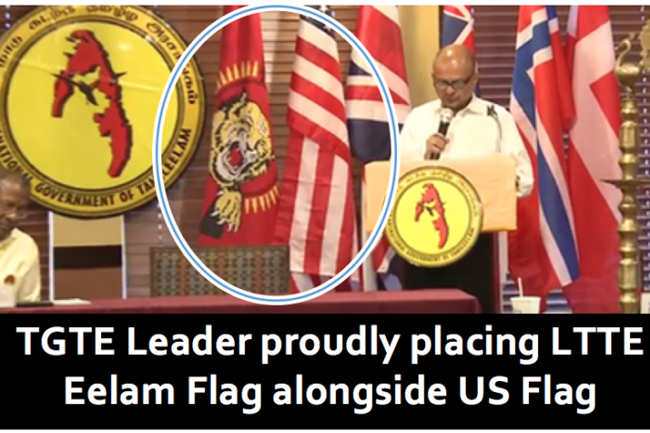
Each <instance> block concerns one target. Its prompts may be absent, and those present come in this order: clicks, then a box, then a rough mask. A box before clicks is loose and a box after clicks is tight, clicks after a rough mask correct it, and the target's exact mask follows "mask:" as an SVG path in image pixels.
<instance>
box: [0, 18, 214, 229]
mask: <svg viewBox="0 0 650 433" xmlns="http://www.w3.org/2000/svg"><path fill="white" fill-rule="evenodd" d="M185 49H186V45H185V42H184V41H183V40H182V38H181V37H180V36H179V35H178V33H176V32H175V31H174V30H173V29H172V27H171V26H170V25H169V24H168V23H166V22H165V21H163V19H162V18H161V17H160V16H158V15H156V14H155V13H153V12H152V11H150V10H148V9H145V8H142V7H138V6H50V7H39V8H36V9H35V10H34V11H33V12H31V13H29V14H27V15H26V16H25V17H24V18H23V19H22V20H21V21H20V22H19V23H17V24H16V25H14V26H12V27H11V28H9V29H8V30H7V32H6V33H5V34H4V36H3V38H2V39H1V40H0V106H1V107H2V110H1V111H0V113H1V114H0V164H1V165H3V166H5V167H7V168H9V169H14V170H16V169H17V170H20V171H22V172H24V173H25V174H27V176H29V177H30V179H31V180H32V196H33V198H34V200H35V201H36V202H38V203H40V204H41V205H43V206H45V207H47V208H49V209H51V210H53V211H56V212H58V213H61V214H64V215H68V216H74V217H80V218H93V217H107V216H113V215H120V214H123V213H125V212H128V211H130V210H132V209H134V208H136V207H139V206H141V205H143V204H145V203H147V202H149V201H150V200H152V199H154V198H155V197H156V191H155V188H154V180H153V171H152V167H151V154H152V142H153V128H154V121H155V116H156V112H157V110H158V103H159V101H160V97H161V95H162V91H163V89H164V87H165V84H166V83H167V80H168V79H169V74H170V73H171V71H172V69H173V68H174V65H175V64H176V62H177V60H178V59H179V58H180V56H181V55H182V54H183V52H184V51H185ZM203 85H204V84H203V79H202V77H201V73H200V70H199V67H198V65H197V63H196V62H195V61H194V60H192V61H191V62H190V63H189V64H188V66H187V67H186V68H185V70H184V71H183V72H182V75H181V77H180V79H179V81H178V84H177V86H176V88H175V90H174V93H173V94H172V97H171V102H170V104H169V108H168V110H167V117H166V118H165V125H164V136H163V143H164V145H165V147H164V150H163V156H162V159H163V161H162V167H163V175H164V179H165V185H166V186H167V187H169V186H170V185H171V184H172V183H173V182H174V181H175V180H176V179H178V177H179V176H180V174H181V173H182V172H183V170H184V169H185V168H186V167H187V165H188V163H189V162H190V160H191V159H192V157H193V155H194V152H195V150H196V148H197V146H198V143H199V141H200V138H201V133H202V131H203V122H204V118H205V98H204V93H205V92H204V87H203Z"/></svg>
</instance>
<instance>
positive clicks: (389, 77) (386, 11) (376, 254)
mask: <svg viewBox="0 0 650 433" xmlns="http://www.w3.org/2000/svg"><path fill="white" fill-rule="evenodd" d="M356 32H357V34H356V36H357V38H358V39H359V41H360V42H361V43H362V44H364V46H365V47H366V49H367V50H368V52H369V53H370V55H371V56H372V57H373V59H374V60H375V62H376V63H377V65H378V67H379V69H380V71H381V73H382V75H383V77H384V80H385V81H386V83H387V84H388V88H389V90H390V92H391V96H392V98H393V103H394V105H395V109H396V112H397V113H396V117H397V120H398V123H399V125H400V127H401V125H402V124H403V123H404V121H405V120H406V116H407V115H408V112H409V111H410V98H409V88H408V83H407V77H406V66H405V63H404V53H403V49H402V34H401V28H400V23H399V14H398V10H397V6H379V5H378V6H359V16H358V19H357V31H356ZM369 71H370V68H369V67H368V65H366V63H365V61H364V60H363V58H362V57H361V56H360V55H359V54H358V53H357V52H356V50H355V51H353V53H352V56H351V61H350V69H349V72H348V79H347V86H346V89H345V99H346V109H347V117H348V131H349V134H350V146H351V148H352V153H353V155H354V156H355V157H356V158H357V159H359V160H360V161H361V162H363V163H364V164H367V163H370V162H373V161H382V160H388V159H390V156H391V149H390V129H389V126H388V119H387V117H386V108H385V106H384V102H383V100H382V97H381V94H380V92H379V88H378V86H377V83H376V82H375V79H374V78H373V77H372V75H371V74H370V72H369ZM363 197H365V182H364V183H363V185H362V200H363ZM363 217H364V215H363V214H362V220H363ZM361 226H362V228H363V226H364V225H363V224H362V225H361ZM361 236H362V241H364V242H365V241H366V239H367V237H368V235H367V233H366V232H365V230H362V233H361ZM402 263H403V262H402V260H401V258H400V257H399V256H397V255H396V254H395V252H394V251H393V249H392V248H391V247H390V246H389V244H388V242H387V241H386V239H385V238H384V239H382V241H381V242H380V243H379V244H378V245H377V247H376V248H375V250H374V251H373V254H372V258H371V259H369V260H368V261H367V262H366V263H365V264H364V267H363V270H364V273H363V283H364V289H365V290H376V289H377V288H380V289H386V290H400V289H402V284H401V281H400V278H401V266H402ZM376 273H378V274H379V275H380V276H381V278H378V279H377V278H375V277H376ZM377 286H379V287H377Z"/></svg>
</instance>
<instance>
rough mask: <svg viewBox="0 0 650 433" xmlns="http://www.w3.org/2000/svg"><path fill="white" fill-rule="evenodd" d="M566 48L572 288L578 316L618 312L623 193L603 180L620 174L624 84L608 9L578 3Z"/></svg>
mask: <svg viewBox="0 0 650 433" xmlns="http://www.w3.org/2000/svg"><path fill="white" fill-rule="evenodd" d="M567 30H568V31H567V52H568V54H569V55H568V58H569V66H570V68H571V70H572V73H571V76H572V79H571V81H572V89H571V91H572V92H571V93H572V94H573V98H574V100H575V106H576V120H575V123H574V124H573V126H572V128H571V130H570V131H569V138H570V140H569V152H568V153H569V189H570V190H571V192H572V194H573V197H572V198H573V203H574V213H575V222H576V234H577V237H578V251H579V257H580V278H579V279H578V280H577V281H576V282H574V283H573V284H571V285H569V286H568V287H565V289H564V295H565V297H566V299H567V301H568V302H569V306H570V307H571V310H572V311H573V312H574V313H577V314H580V313H587V314H598V313H619V312H620V309H621V307H620V305H619V302H618V297H619V295H620V292H619V289H618V280H617V276H618V262H619V259H620V253H619V251H618V248H619V245H620V238H619V236H618V233H617V232H616V229H617V226H618V222H619V221H620V219H621V214H620V211H619V210H618V205H619V203H620V201H621V192H620V191H619V190H618V189H617V188H616V187H614V186H612V185H609V184H607V183H605V182H603V181H602V180H604V179H620V178H621V167H620V166H619V165H618V160H619V158H620V149H619V147H618V143H619V140H618V131H619V127H620V124H621V116H620V112H621V111H620V110H621V107H620V98H619V87H618V83H617V82H616V77H615V76H614V65H615V62H616V60H615V58H614V38H613V36H612V25H611V22H610V19H609V11H608V9H607V6H571V11H570V14H569V25H568V29H567Z"/></svg>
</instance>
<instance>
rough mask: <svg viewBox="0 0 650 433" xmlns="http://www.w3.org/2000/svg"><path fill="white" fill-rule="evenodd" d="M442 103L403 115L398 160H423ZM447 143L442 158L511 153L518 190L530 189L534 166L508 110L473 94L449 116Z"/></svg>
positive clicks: (521, 192) (526, 192) (520, 193)
mask: <svg viewBox="0 0 650 433" xmlns="http://www.w3.org/2000/svg"><path fill="white" fill-rule="evenodd" d="M440 111H441V103H440V100H439V99H437V100H435V101H431V102H427V103H426V104H423V105H420V106H418V107H416V108H414V109H413V110H412V111H411V112H410V113H409V115H408V117H407V118H406V121H405V122H404V126H403V127H402V132H401V137H400V151H401V152H400V158H401V161H413V160H422V159H424V154H425V152H426V148H427V145H426V143H427V139H428V138H429V137H431V136H432V135H433V134H435V133H436V132H438V125H439V123H440ZM447 138H448V139H449V143H448V144H447V147H446V148H445V150H444V151H443V152H442V153H441V154H440V159H441V160H443V159H445V158H454V159H459V158H474V157H479V156H489V155H493V154H495V153H502V154H505V155H510V156H511V157H512V158H513V159H514V160H515V164H516V167H517V176H518V177H519V189H518V191H517V195H518V196H519V197H525V196H527V195H529V194H530V192H531V190H532V189H533V184H534V177H533V169H532V166H531V163H530V158H529V157H528V152H526V147H525V146H524V142H523V141H522V139H521V136H520V135H519V131H518V129H517V125H516V124H515V121H514V119H513V117H512V116H511V115H510V113H509V112H508V111H507V110H506V109H505V108H503V107H501V106H499V105H496V104H493V103H491V102H489V101H486V100H484V99H481V98H478V97H476V96H474V97H473V98H472V100H471V101H470V103H469V104H468V106H467V107H465V108H464V109H462V110H460V111H459V112H458V113H456V115H455V116H454V118H453V119H452V121H451V123H450V125H449V129H448V131H447Z"/></svg>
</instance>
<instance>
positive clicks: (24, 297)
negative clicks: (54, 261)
mask: <svg viewBox="0 0 650 433" xmlns="http://www.w3.org/2000/svg"><path fill="white" fill-rule="evenodd" d="M25 266H26V269H25V273H24V274H23V275H22V277H21V278H19V279H18V280H17V281H16V284H17V285H18V287H16V295H17V296H16V301H19V302H21V301H22V302H24V301H39V300H40V299H41V263H40V258H39V256H38V247H37V246H36V244H33V248H30V249H29V253H28V255H27V257H25Z"/></svg>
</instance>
